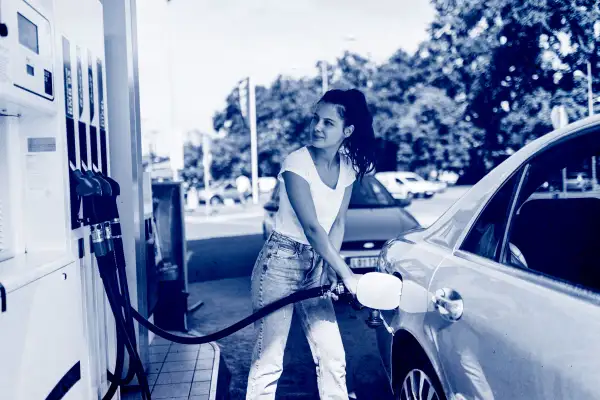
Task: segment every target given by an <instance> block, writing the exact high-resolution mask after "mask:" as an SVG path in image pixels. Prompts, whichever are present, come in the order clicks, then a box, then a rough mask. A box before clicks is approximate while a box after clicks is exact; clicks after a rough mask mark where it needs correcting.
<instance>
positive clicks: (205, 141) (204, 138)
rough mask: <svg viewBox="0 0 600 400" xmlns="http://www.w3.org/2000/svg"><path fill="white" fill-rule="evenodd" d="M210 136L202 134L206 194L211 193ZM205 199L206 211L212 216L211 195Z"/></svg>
mask: <svg viewBox="0 0 600 400" xmlns="http://www.w3.org/2000/svg"><path fill="white" fill-rule="evenodd" d="M210 139H211V138H210V136H209V135H208V134H207V133H204V134H202V166H203V167H204V193H207V194H208V193H210V165H211V163H212V153H211V149H210V145H211V143H210ZM206 197H207V198H205V199H204V204H205V207H204V211H205V213H206V215H210V195H208V196H206Z"/></svg>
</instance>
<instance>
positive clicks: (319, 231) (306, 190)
mask: <svg viewBox="0 0 600 400" xmlns="http://www.w3.org/2000/svg"><path fill="white" fill-rule="evenodd" d="M283 179H284V181H285V188H286V192H287V195H288V198H289V199H290V203H291V205H292V208H293V209H294V211H295V213H296V216H297V217H298V220H299V221H300V224H301V225H302V228H303V229H304V234H305V235H306V239H308V242H309V243H310V245H311V246H312V247H313V249H315V251H316V252H317V253H318V254H319V255H320V256H321V257H323V260H324V261H325V262H326V263H327V264H329V265H330V266H331V268H333V270H334V271H335V272H336V273H337V274H338V275H339V276H340V278H342V280H343V281H344V285H345V286H346V287H347V288H348V290H350V292H352V293H356V283H357V278H356V277H355V276H354V273H353V272H352V270H351V269H350V267H348V265H347V264H346V263H345V262H344V259H343V258H342V257H341V256H340V254H339V246H341V241H342V240H343V233H344V232H343V229H342V230H341V231H340V229H339V227H338V228H337V231H338V233H337V235H338V236H337V237H336V238H335V239H334V240H335V241H336V245H337V242H339V245H338V246H336V245H334V243H333V242H332V239H331V238H330V236H328V235H327V232H325V230H324V229H323V227H322V226H321V225H320V224H319V221H318V219H317V213H316V210H315V204H314V202H313V200H312V196H311V193H310V186H309V185H308V182H307V181H306V180H304V179H303V178H302V177H300V176H299V175H297V174H295V173H293V172H291V171H286V172H284V173H283ZM351 193H352V187H351V186H350V187H348V188H346V192H345V194H344V200H343V202H342V207H341V209H340V213H338V218H340V217H341V218H343V220H344V221H345V215H346V210H347V208H348V203H349V201H350V194H351ZM342 210H343V212H342ZM336 220H337V218H336ZM341 222H343V221H341Z"/></svg>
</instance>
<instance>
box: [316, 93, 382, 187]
mask: <svg viewBox="0 0 600 400" xmlns="http://www.w3.org/2000/svg"><path fill="white" fill-rule="evenodd" d="M319 103H327V104H333V105H337V106H339V107H338V112H339V114H340V117H342V119H343V120H344V125H345V126H351V125H352V126H354V131H353V132H352V135H350V136H349V137H348V138H346V139H345V140H344V142H343V143H342V149H343V153H344V155H345V156H347V157H348V158H349V159H350V161H351V162H352V166H353V167H354V170H355V171H356V173H357V179H359V180H360V179H362V177H363V176H365V175H366V174H368V173H369V172H371V171H373V170H374V169H375V132H374V130H373V116H372V115H371V111H370V110H369V106H368V104H367V99H366V98H365V95H364V94H363V93H362V92H361V91H360V90H358V89H349V90H340V89H333V90H330V91H328V92H327V93H325V94H324V95H323V97H322V98H321V100H319Z"/></svg>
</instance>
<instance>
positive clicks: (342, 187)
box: [246, 89, 375, 400]
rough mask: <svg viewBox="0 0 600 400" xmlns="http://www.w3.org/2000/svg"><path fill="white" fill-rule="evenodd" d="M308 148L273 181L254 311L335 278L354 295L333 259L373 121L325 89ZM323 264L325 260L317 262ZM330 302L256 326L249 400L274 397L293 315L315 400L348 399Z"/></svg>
mask: <svg viewBox="0 0 600 400" xmlns="http://www.w3.org/2000/svg"><path fill="white" fill-rule="evenodd" d="M310 133H311V138H310V144H309V145H308V146H305V147H302V148H300V149H299V150H296V151H294V152H292V153H290V154H289V155H288V156H287V157H286V159H285V161H284V162H283V166H282V168H281V172H280V173H279V175H278V179H279V180H280V185H281V188H280V200H279V211H278V212H277V216H276V218H275V228H274V231H273V233H272V234H271V235H270V236H269V238H268V239H267V241H266V242H265V244H264V246H263V248H262V250H261V252H260V254H259V255H258V259H257V260H256V263H255V265H254V269H253V272H252V305H253V308H254V309H255V310H256V309H258V308H262V307H264V306H265V305H267V304H269V303H272V302H274V301H276V300H278V299H281V298H282V297H285V296H288V295H289V294H291V293H294V292H296V291H298V290H303V289H309V288H312V287H316V286H320V285H324V284H329V283H331V287H332V289H333V288H334V287H335V285H336V284H337V281H338V277H339V278H341V280H342V281H343V283H344V285H345V287H346V288H347V289H348V290H349V291H350V292H351V293H352V294H356V286H357V282H358V276H357V275H355V274H354V273H353V272H352V270H351V269H350V268H349V267H348V265H347V264H346V263H345V261H344V260H343V259H342V257H341V256H340V254H339V251H340V247H341V245H342V239H343V237H344V224H345V218H346V211H347V209H348V203H349V202H350V195H351V193H352V183H353V182H354V181H355V180H356V179H361V178H362V177H363V176H364V175H365V174H366V173H368V172H370V171H371V170H372V169H373V167H374V152H373V143H374V139H375V138H374V133H373V118H372V116H371V113H370V112H369V109H368V106H367V102H366V99H365V96H364V95H363V94H362V93H361V92H360V91H359V90H356V89H351V90H330V91H328V92H327V93H325V95H324V96H323V97H322V98H321V100H319V102H318V103H317V105H316V107H315V114H314V117H313V121H312V124H311V132H310ZM323 261H324V262H323ZM332 297H333V298H334V299H337V298H336V297H335V295H334V294H331V293H329V295H327V296H323V297H320V298H314V299H308V300H305V301H302V302H299V303H296V304H295V305H288V306H286V307H283V308H281V309H279V310H278V311H276V312H274V313H272V314H270V315H268V316H267V317H266V318H264V319H262V320H260V321H257V322H256V324H255V326H256V328H257V331H258V337H257V340H256V344H255V347H254V352H253V355H252V365H251V368H250V374H249V378H248V387H247V392H246V399H247V400H254V399H261V400H262V399H274V398H275V391H276V389H277V381H278V380H279V377H280V376H281V372H282V370H283V354H284V350H285V346H286V341H287V337H288V333H289V329H290V323H291V321H292V313H293V312H294V310H295V311H296V312H297V313H298V316H299V317H300V320H301V321H302V327H303V329H304V332H305V334H306V336H307V339H308V342H309V344H310V348H311V351H312V355H313V359H314V361H315V364H316V369H317V381H318V382H317V383H318V387H319V395H320V397H321V399H348V392H347V388H346V355H345V352H344V347H343V344H342V339H341V336H340V332H339V328H338V325H337V321H336V317H335V311H334V308H333V303H332V300H331V299H332Z"/></svg>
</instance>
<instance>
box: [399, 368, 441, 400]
mask: <svg viewBox="0 0 600 400" xmlns="http://www.w3.org/2000/svg"><path fill="white" fill-rule="evenodd" d="M399 399H400V400H440V396H439V395H438V393H437V391H436V390H435V387H434V386H433V382H432V380H431V379H430V378H429V376H427V374H426V373H425V372H424V371H422V370H420V369H413V370H411V371H409V372H408V373H407V374H406V377H405V378H404V382H402V387H401V389H400V397H399Z"/></svg>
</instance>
